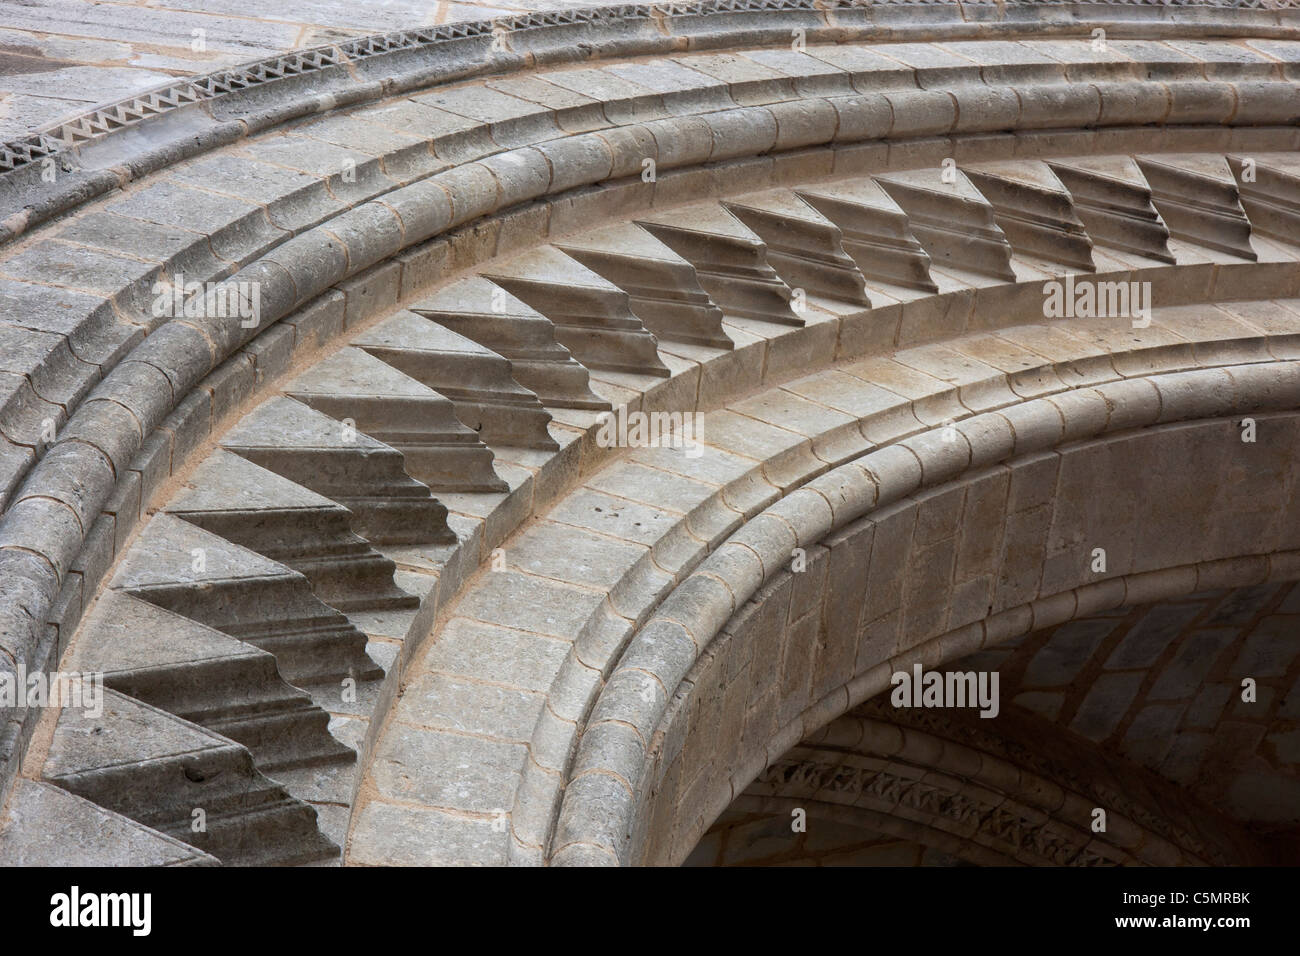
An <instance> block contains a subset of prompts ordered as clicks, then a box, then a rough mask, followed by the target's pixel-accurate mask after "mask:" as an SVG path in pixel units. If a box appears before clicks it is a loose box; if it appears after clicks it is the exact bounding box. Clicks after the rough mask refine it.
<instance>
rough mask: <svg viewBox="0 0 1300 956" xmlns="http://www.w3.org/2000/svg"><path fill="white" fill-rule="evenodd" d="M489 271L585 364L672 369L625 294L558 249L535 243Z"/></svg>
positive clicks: (642, 371) (654, 371) (640, 370)
mask: <svg viewBox="0 0 1300 956" xmlns="http://www.w3.org/2000/svg"><path fill="white" fill-rule="evenodd" d="M487 277H488V278H489V279H491V280H492V281H493V282H495V283H496V284H497V285H499V286H501V287H502V288H503V289H505V290H506V291H507V292H509V293H510V294H511V295H513V296H515V297H516V298H518V299H520V300H522V301H523V302H525V303H527V304H528V305H529V306H531V307H532V308H534V309H536V310H537V311H538V312H540V313H541V314H542V315H544V316H546V317H547V318H548V319H550V320H551V321H552V322H554V323H555V337H556V339H558V340H559V342H560V344H561V345H563V346H564V347H565V348H567V349H568V350H569V351H570V352H572V353H573V355H574V357H575V358H576V359H577V360H578V361H579V362H581V363H582V364H583V365H585V366H587V368H592V369H603V370H607V371H611V372H631V373H633V374H639V375H659V376H662V377H664V378H667V377H668V376H669V375H670V374H671V373H670V372H669V371H668V367H667V366H666V365H664V363H663V360H661V359H660V358H659V350H658V348H657V344H658V343H657V342H656V341H655V337H654V336H653V335H651V334H650V332H649V331H647V330H646V327H645V326H644V325H642V324H641V320H640V319H639V318H637V317H636V315H635V314H633V312H632V308H631V304H630V301H629V298H628V294H627V293H626V292H624V291H623V290H622V289H620V288H619V287H618V286H616V285H614V284H613V283H611V282H608V281H607V280H605V279H603V278H601V277H600V276H599V275H597V274H596V273H595V272H592V271H591V270H590V269H588V268H587V267H586V266H584V265H583V264H582V263H580V262H578V261H577V260H576V259H573V258H572V257H570V256H567V255H565V254H564V253H563V252H561V251H560V250H559V249H556V248H555V247H553V246H545V247H543V248H541V249H536V250H534V251H532V252H529V253H527V254H526V255H523V256H521V257H519V258H518V259H513V260H511V261H510V262H508V263H503V264H502V265H499V266H494V267H493V270H492V272H491V273H490V274H488V276H487Z"/></svg>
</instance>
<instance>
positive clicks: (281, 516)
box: [167, 363, 420, 614]
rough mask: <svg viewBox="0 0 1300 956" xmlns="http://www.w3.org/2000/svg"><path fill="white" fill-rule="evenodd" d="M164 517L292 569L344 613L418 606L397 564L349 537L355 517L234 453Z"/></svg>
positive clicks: (208, 467)
mask: <svg viewBox="0 0 1300 956" xmlns="http://www.w3.org/2000/svg"><path fill="white" fill-rule="evenodd" d="M380 364H383V363H380ZM167 511H168V513H169V514H174V515H178V516H179V517H182V518H184V519H185V520H187V521H189V522H191V523H193V524H196V525H198V526H199V527H200V528H204V529H206V530H208V531H211V532H213V533H214V534H219V535H221V536H222V537H223V538H226V539H227V540H229V541H233V542H235V544H238V545H242V546H243V547H245V548H249V549H250V550H253V551H256V552H257V553H258V554H262V555H265V556H266V557H268V558H270V559H271V560H272V561H279V562H280V563H281V564H285V565H288V566H289V567H291V568H293V569H294V570H295V571H297V572H298V573H300V574H302V575H304V576H305V577H306V578H307V580H308V581H310V582H311V588H312V591H313V592H314V593H315V594H316V596H317V597H318V598H320V599H321V600H322V601H324V602H325V603H326V604H328V605H330V607H333V608H337V609H338V610H340V611H342V612H344V613H345V614H346V613H349V612H351V611H377V610H395V609H400V608H415V607H419V604H420V602H419V600H418V599H417V598H416V597H415V596H414V595H411V594H407V593H406V592H405V591H402V590H401V589H400V588H398V587H397V585H395V584H394V583H393V572H394V571H395V570H397V565H395V564H394V563H393V562H392V561H390V560H389V559H388V558H385V557H384V556H383V555H381V554H380V553H379V552H378V551H376V550H375V549H374V548H372V547H370V545H369V543H367V541H366V540H365V539H364V538H361V537H358V536H357V535H355V534H353V533H352V530H351V524H352V513H351V512H350V511H348V510H347V509H346V508H344V507H342V506H341V505H338V504H335V503H334V502H333V501H331V500H330V499H328V498H324V497H322V496H320V495H318V494H316V493H315V492H313V491H310V490H309V489H307V488H304V487H302V486H301V485H298V484H295V483H294V482H292V481H289V480H288V479H287V478H283V477H281V476H280V475H278V474H276V473H275V472H272V471H267V470H266V469H265V468H262V467H259V466H258V465H255V464H253V463H252V462H251V461H247V460H245V459H243V458H241V457H240V456H238V455H235V454H232V453H231V452H228V451H225V450H223V449H217V451H216V452H214V453H213V455H212V456H211V457H210V458H209V459H208V460H207V461H205V462H203V463H202V464H201V465H199V467H198V469H196V470H195V472H194V474H193V476H192V477H191V478H190V480H189V482H188V488H187V489H186V490H183V491H181V492H180V494H178V495H177V496H176V498H174V499H173V500H172V503H171V504H170V505H168V506H167Z"/></svg>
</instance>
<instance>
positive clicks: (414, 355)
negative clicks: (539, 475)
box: [355, 312, 559, 451]
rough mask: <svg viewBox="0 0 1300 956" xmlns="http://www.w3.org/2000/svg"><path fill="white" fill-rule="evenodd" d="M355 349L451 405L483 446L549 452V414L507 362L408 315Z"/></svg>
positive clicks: (363, 336) (371, 332)
mask: <svg viewBox="0 0 1300 956" xmlns="http://www.w3.org/2000/svg"><path fill="white" fill-rule="evenodd" d="M355 341H356V344H357V346H358V347H360V348H362V349H365V350H366V351H367V352H369V353H370V354H371V355H373V356H375V357H376V358H379V359H382V360H383V361H385V362H387V363H388V364H389V365H391V366H393V368H395V369H397V370H398V371H400V372H402V373H403V374H405V375H409V376H410V377H411V378H413V379H415V380H416V381H419V382H423V383H424V384H425V385H427V386H429V388H432V389H433V390H434V391H436V392H438V393H439V394H441V395H445V396H447V398H449V399H451V402H452V404H453V405H454V406H455V407H456V417H457V418H459V419H460V420H461V421H462V422H463V423H464V424H465V425H466V426H468V427H469V428H470V430H471V431H475V432H477V433H478V436H479V438H481V439H482V440H483V441H484V442H486V443H487V444H488V445H508V446H515V447H521V448H540V449H544V450H548V451H550V450H554V449H556V448H558V447H559V445H558V444H557V443H556V441H555V439H554V438H552V437H551V434H550V432H549V431H547V429H546V426H547V424H548V423H549V422H550V420H551V416H550V414H549V413H548V412H547V411H546V409H545V408H543V407H542V404H541V402H539V401H538V400H537V396H536V395H534V394H533V393H532V392H530V391H529V390H528V389H526V388H523V387H521V386H520V385H519V384H518V383H517V382H516V381H515V380H514V379H513V378H512V377H511V369H510V362H509V361H508V360H506V359H504V358H502V357H501V356H500V355H498V354H497V353H496V352H493V351H492V350H491V349H486V348H484V347H483V346H481V345H479V344H478V343H477V342H474V341H472V340H470V339H467V338H465V337H464V336H463V335H458V334H456V333H455V332H453V331H452V330H451V329H448V328H446V327H445V326H441V325H439V324H438V323H436V322H430V321H429V320H428V319H426V318H424V317H423V316H420V315H416V314H415V313H414V312H399V313H397V314H396V315H395V316H393V317H392V318H391V319H388V320H386V321H384V322H383V323H381V324H380V325H377V326H375V327H374V328H372V329H369V330H368V331H366V332H364V333H362V334H361V335H359V336H357V338H356V340H355Z"/></svg>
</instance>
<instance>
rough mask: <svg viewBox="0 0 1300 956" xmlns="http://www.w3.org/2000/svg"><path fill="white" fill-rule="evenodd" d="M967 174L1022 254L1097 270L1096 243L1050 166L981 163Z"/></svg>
mask: <svg viewBox="0 0 1300 956" xmlns="http://www.w3.org/2000/svg"><path fill="white" fill-rule="evenodd" d="M962 172H964V173H965V174H966V178H967V179H969V180H970V181H971V182H972V183H973V184H974V185H975V188H976V189H978V190H979V191H980V193H981V194H982V195H983V196H984V198H985V199H987V200H988V201H989V202H990V203H991V204H992V206H993V219H994V221H995V222H996V223H997V224H998V227H999V228H1000V229H1001V230H1002V232H1003V233H1004V234H1005V235H1006V237H1007V241H1008V242H1010V243H1011V247H1012V248H1013V249H1015V250H1016V252H1018V253H1020V254H1021V255H1024V256H1032V257H1035V258H1038V259H1046V260H1047V261H1048V262H1056V263H1059V264H1061V265H1063V266H1065V267H1067V268H1069V269H1075V270H1079V271H1082V272H1096V271H1097V267H1096V265H1095V264H1094V263H1093V261H1092V240H1091V239H1089V238H1088V233H1087V232H1086V231H1084V228H1083V223H1082V222H1081V221H1080V219H1079V217H1078V216H1077V215H1075V211H1074V203H1073V201H1072V200H1071V199H1070V194H1069V192H1067V191H1066V188H1065V186H1064V185H1062V183H1061V181H1060V180H1059V179H1057V178H1056V174H1055V173H1053V172H1052V170H1051V168H1050V167H1049V166H1048V165H1047V164H1046V163H1044V162H1040V161H1038V160H1032V159H1026V160H1019V161H1016V162H997V163H980V164H978V165H974V166H963V167H962Z"/></svg>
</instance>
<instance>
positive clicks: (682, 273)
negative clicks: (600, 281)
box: [558, 222, 735, 350]
mask: <svg viewBox="0 0 1300 956" xmlns="http://www.w3.org/2000/svg"><path fill="white" fill-rule="evenodd" d="M558 246H559V248H560V249H562V250H563V251H564V252H565V253H566V254H567V255H569V256H571V257H573V258H574V259H576V260H578V262H580V263H582V264H583V265H584V266H586V267H587V268H588V269H590V270H591V271H592V272H595V273H597V274H598V275H600V276H603V277H604V278H605V279H608V280H609V281H610V282H612V283H614V285H616V286H618V287H619V288H620V289H622V290H623V291H624V292H626V293H627V294H628V297H629V299H630V301H631V306H632V311H633V312H634V313H635V314H636V315H637V317H638V318H640V319H641V321H642V322H644V323H645V326H646V328H648V329H649V330H650V331H651V332H653V333H654V334H655V336H656V337H658V338H659V339H660V340H663V341H669V342H689V343H691V344H693V345H707V346H710V347H712V348H716V349H727V350H730V349H733V348H735V343H734V342H732V341H731V339H730V338H729V337H728V336H727V333H726V332H724V331H723V329H722V310H721V309H719V308H718V307H717V306H716V305H714V304H713V301H712V300H711V299H710V298H709V295H708V293H707V292H705V291H704V289H703V287H701V286H700V282H699V279H698V278H697V277H696V275H695V267H694V266H692V265H691V264H690V263H689V262H687V261H686V260H685V259H683V258H682V257H681V256H679V255H677V253H675V252H673V251H672V250H671V249H669V248H668V247H667V246H666V245H664V244H663V243H662V242H660V241H659V240H658V239H656V238H655V237H654V236H652V235H650V233H648V232H646V231H645V230H644V229H642V228H641V227H639V226H637V225H636V224H635V223H630V222H620V223H615V224H614V225H611V226H604V227H602V228H600V229H595V230H593V231H591V232H586V233H583V234H582V235H580V236H578V237H576V238H573V239H568V240H566V241H565V242H563V243H561V244H558Z"/></svg>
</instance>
